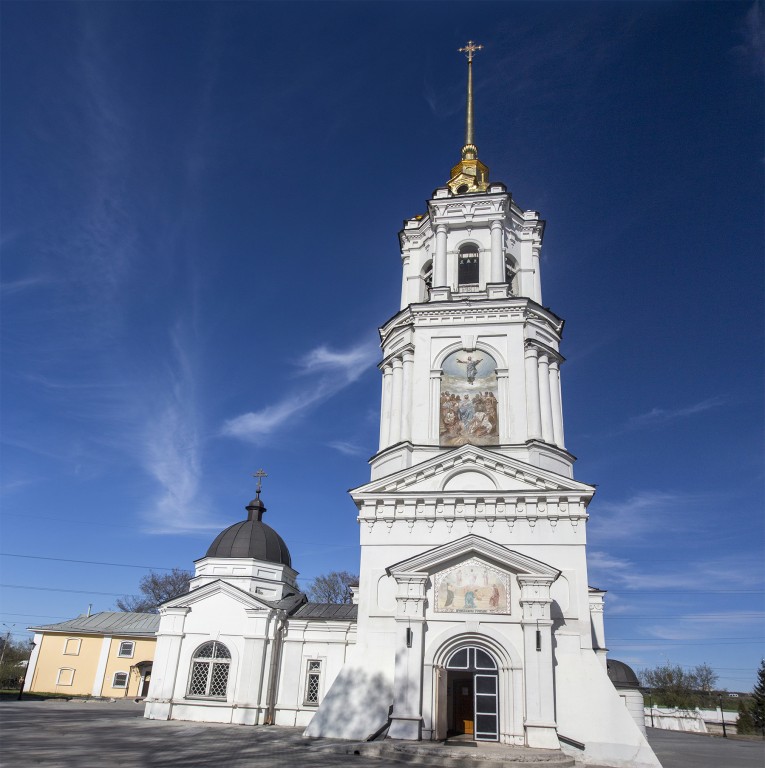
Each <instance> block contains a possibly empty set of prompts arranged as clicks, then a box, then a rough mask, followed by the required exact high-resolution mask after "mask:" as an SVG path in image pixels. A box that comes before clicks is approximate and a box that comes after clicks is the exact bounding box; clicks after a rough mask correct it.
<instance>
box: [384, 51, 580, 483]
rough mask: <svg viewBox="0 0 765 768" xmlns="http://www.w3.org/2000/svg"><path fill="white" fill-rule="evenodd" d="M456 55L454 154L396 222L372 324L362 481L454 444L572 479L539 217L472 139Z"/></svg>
mask: <svg viewBox="0 0 765 768" xmlns="http://www.w3.org/2000/svg"><path fill="white" fill-rule="evenodd" d="M482 47H483V46H480V45H476V44H475V43H473V42H472V41H470V42H468V44H467V45H466V46H465V47H464V48H461V49H460V51H462V52H465V53H466V55H467V59H468V81H467V118H466V128H465V145H464V146H463V147H462V152H461V154H462V159H461V160H460V162H459V163H458V164H457V165H455V166H454V168H452V172H451V176H450V178H449V181H448V182H447V183H446V185H445V186H443V187H439V188H438V189H436V190H435V191H434V193H433V195H432V197H431V198H430V199H429V200H428V201H427V212H426V213H425V214H422V215H419V216H414V217H413V218H411V219H408V220H406V221H405V222H404V227H403V229H402V230H401V232H400V233H399V241H400V245H401V264H402V282H401V305H400V311H399V312H398V314H396V315H395V316H394V317H393V318H391V319H390V320H389V321H388V322H387V323H386V324H385V325H384V326H383V327H382V328H381V329H380V336H381V342H382V349H383V359H382V363H381V364H380V368H381V370H382V378H383V387H382V408H381V419H380V444H379V452H378V453H377V455H376V457H375V459H374V460H373V462H372V477H373V479H374V478H378V477H382V476H383V475H385V474H389V473H390V472H391V471H395V470H398V469H402V468H404V467H409V466H413V465H414V464H416V463H418V462H420V461H422V460H424V459H427V458H431V457H432V456H434V455H436V454H438V453H443V452H444V451H445V450H448V449H451V448H455V447H459V446H460V445H466V444H471V445H482V446H487V447H488V446H491V448H492V450H493V451H497V452H499V453H501V454H503V455H506V456H512V457H515V458H518V459H520V460H522V461H526V462H528V463H530V464H532V465H534V466H537V467H540V468H542V469H548V470H550V471H553V472H556V473H558V474H562V475H565V476H568V477H571V476H572V469H571V467H572V464H573V460H574V459H573V457H572V456H571V454H569V453H568V452H567V451H566V448H565V444H564V437H563V413H562V408H561V389H560V367H561V364H562V363H563V357H562V355H561V354H560V351H559V347H560V340H561V332H562V329H563V321H562V320H561V319H560V318H559V317H558V316H557V315H555V314H554V313H553V312H551V311H550V310H549V309H546V308H545V307H543V306H542V287H541V276H540V252H541V248H542V237H543V235H544V221H543V220H541V219H540V218H539V214H537V213H536V212H535V211H527V210H523V209H522V208H521V207H520V206H518V205H517V203H516V202H515V201H514V200H513V196H512V194H511V193H510V192H509V191H508V190H507V187H506V186H505V185H504V184H503V183H501V182H491V181H489V169H488V168H487V167H486V166H485V165H484V164H483V163H482V162H481V161H480V160H479V159H478V148H477V147H476V145H475V144H474V125H473V123H474V119H473V57H474V55H475V53H476V51H479V50H480V49H481V48H482Z"/></svg>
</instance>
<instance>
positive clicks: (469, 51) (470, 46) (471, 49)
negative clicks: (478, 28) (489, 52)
mask: <svg viewBox="0 0 765 768" xmlns="http://www.w3.org/2000/svg"><path fill="white" fill-rule="evenodd" d="M482 49H483V46H482V45H479V44H478V43H474V42H473V41H472V40H468V41H467V44H466V45H465V47H464V48H459V49H458V50H459V52H460V53H464V54H465V56H467V60H468V61H473V56H475V54H476V51H480V50H482Z"/></svg>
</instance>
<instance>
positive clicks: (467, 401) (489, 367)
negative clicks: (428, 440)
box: [440, 350, 499, 446]
mask: <svg viewBox="0 0 765 768" xmlns="http://www.w3.org/2000/svg"><path fill="white" fill-rule="evenodd" d="M496 368H497V363H496V361H495V360H494V358H493V357H492V356H491V355H489V354H487V353H486V352H480V351H478V350H474V351H473V352H467V351H465V350H459V351H458V352H454V353H453V354H451V355H449V357H447V358H446V360H444V365H443V369H442V370H443V373H442V375H441V416H440V444H441V445H442V446H455V445H465V444H467V443H470V444H471V445H497V443H498V442H499V420H498V415H497V411H498V403H497V373H496Z"/></svg>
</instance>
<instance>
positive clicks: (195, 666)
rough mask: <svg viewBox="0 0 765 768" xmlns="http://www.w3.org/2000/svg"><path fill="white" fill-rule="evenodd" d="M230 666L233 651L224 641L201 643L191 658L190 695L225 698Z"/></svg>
mask: <svg viewBox="0 0 765 768" xmlns="http://www.w3.org/2000/svg"><path fill="white" fill-rule="evenodd" d="M230 666H231V652H230V651H229V650H228V648H226V646H225V645H223V643H218V642H212V643H205V644H204V645H200V646H199V648H197V649H196V651H194V656H193V657H192V659H191V675H190V676H189V690H188V695H189V696H200V697H204V698H208V699H225V698H226V688H227V687H228V670H229V667H230Z"/></svg>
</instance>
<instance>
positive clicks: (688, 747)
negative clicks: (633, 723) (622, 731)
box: [648, 728, 765, 768]
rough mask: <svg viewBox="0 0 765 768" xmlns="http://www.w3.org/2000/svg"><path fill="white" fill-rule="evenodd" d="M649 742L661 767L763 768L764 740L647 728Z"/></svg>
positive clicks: (764, 764) (764, 762) (764, 759)
mask: <svg viewBox="0 0 765 768" xmlns="http://www.w3.org/2000/svg"><path fill="white" fill-rule="evenodd" d="M648 741H649V742H650V744H651V746H652V747H653V751H654V752H655V753H656V756H657V757H658V758H659V760H661V764H662V765H663V766H664V768H763V766H765V741H754V740H752V741H743V740H740V739H723V738H721V737H717V736H705V735H704V734H700V733H679V732H678V731H662V730H659V729H658V728H649V729H648Z"/></svg>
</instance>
